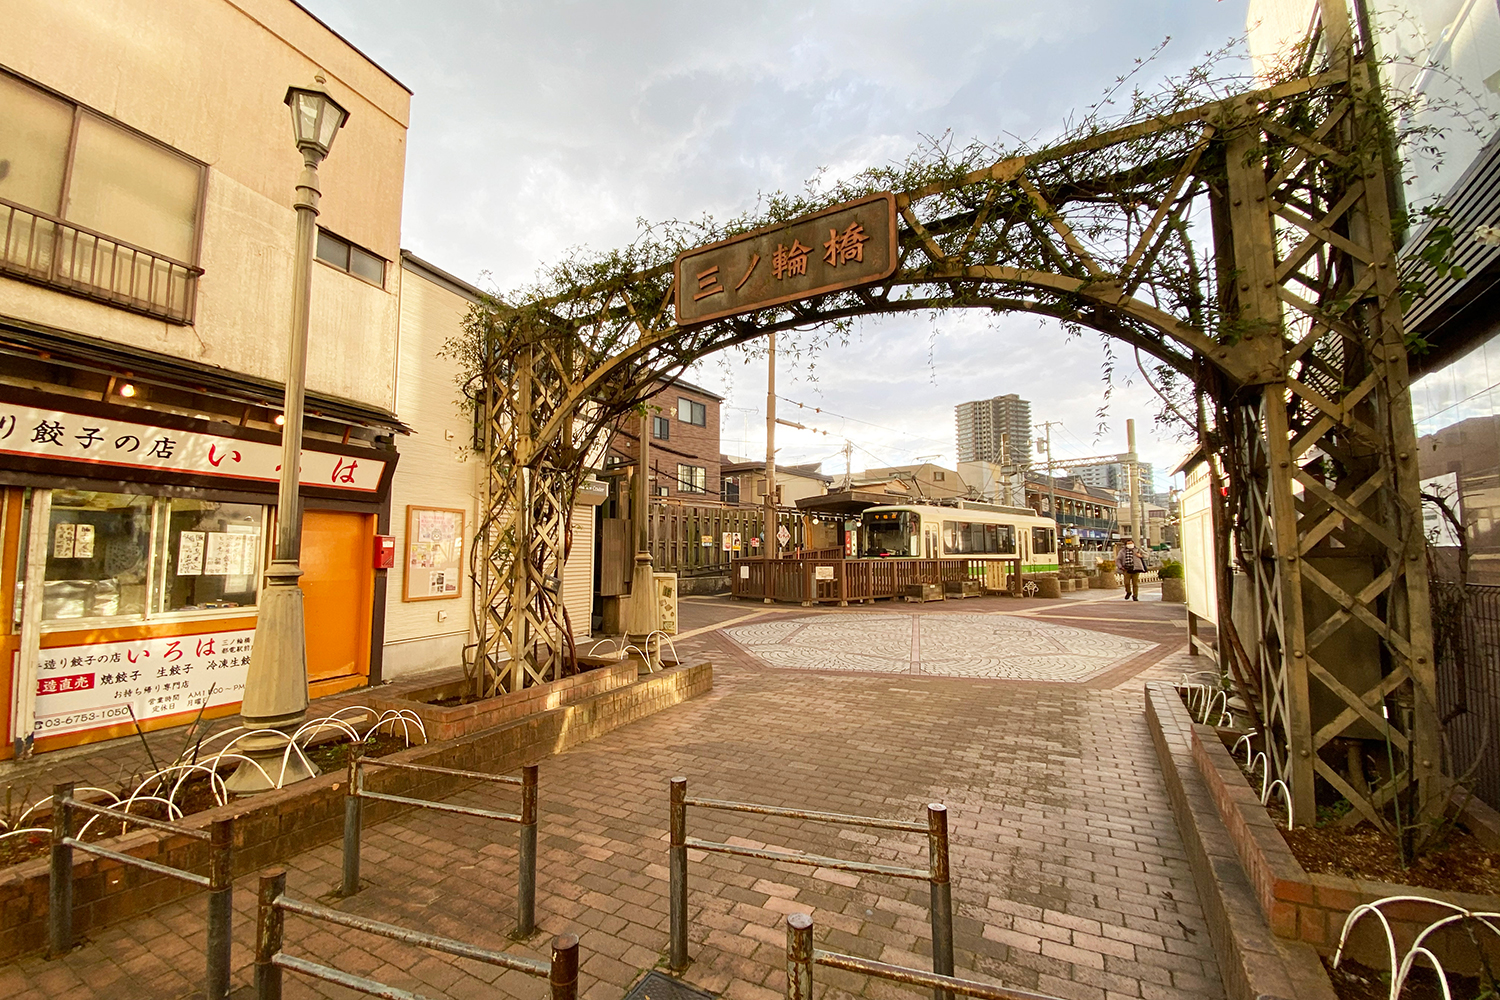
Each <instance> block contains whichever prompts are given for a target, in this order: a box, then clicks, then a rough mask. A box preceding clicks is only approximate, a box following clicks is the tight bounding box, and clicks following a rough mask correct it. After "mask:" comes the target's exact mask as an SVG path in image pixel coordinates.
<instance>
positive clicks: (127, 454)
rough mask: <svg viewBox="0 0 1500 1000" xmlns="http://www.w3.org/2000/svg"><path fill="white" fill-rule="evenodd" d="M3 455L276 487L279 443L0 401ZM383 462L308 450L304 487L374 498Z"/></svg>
mask: <svg viewBox="0 0 1500 1000" xmlns="http://www.w3.org/2000/svg"><path fill="white" fill-rule="evenodd" d="M0 453H4V454H10V455H22V456H26V457H32V458H47V459H50V460H59V459H60V460H63V461H73V462H89V463H92V464H97V465H119V466H128V467H131V468H146V469H164V470H170V471H173V472H182V473H186V474H188V475H194V476H226V477H232V478H235V479H258V480H261V481H263V482H269V483H274V482H276V481H278V480H279V479H280V478H281V445H279V444H271V443H269V442H265V441H244V440H240V439H238V438H226V437H219V436H217V435H214V434H203V433H200V432H198V431H184V430H177V429H175V428H161V427H151V426H148V425H145V424H136V423H129V422H126V421H123V420H112V419H106V418H104V417H92V416H86V415H83V414H78V413H67V412H63V411H61V410H44V409H38V408H36V407H32V406H21V405H18V404H12V403H7V402H5V401H3V400H0ZM384 470H385V462H383V461H380V460H378V459H374V458H363V457H355V456H350V455H331V454H328V453H327V452H321V451H303V452H302V469H301V473H302V474H301V480H302V485H303V486H323V487H327V488H330V489H340V490H353V491H355V492H360V493H374V492H376V491H377V490H379V488H380V477H381V474H382V473H383V472H384Z"/></svg>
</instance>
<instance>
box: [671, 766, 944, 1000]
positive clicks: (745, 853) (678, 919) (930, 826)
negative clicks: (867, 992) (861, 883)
mask: <svg viewBox="0 0 1500 1000" xmlns="http://www.w3.org/2000/svg"><path fill="white" fill-rule="evenodd" d="M688 806H697V807H698V808H700V809H719V810H724V811H726V812H739V813H752V814H755V815H760V816H778V817H785V818H789V819H806V820H812V821H814V822H821V823H837V824H840V825H843V826H862V827H867V828H870V829H877V830H900V831H903V832H908V833H925V834H927V853H928V869H927V870H926V871H923V870H921V869H919V868H902V867H897V866H894V865H879V864H874V863H872V862H868V861H851V860H849V859H847V858H832V857H824V856H822V855H818V854H807V853H805V852H802V851H792V850H786V849H782V848H775V847H744V846H740V845H738V844H721V843H718V842H715V841H710V840H701V839H699V838H697V837H689V836H688V835H687V810H688ZM669 817H670V828H669V832H668V843H669V846H668V848H667V861H668V873H667V874H668V889H667V897H668V904H669V914H668V921H667V926H668V932H669V937H670V945H669V950H668V959H667V964H668V965H669V966H670V967H671V968H672V969H674V970H677V971H681V970H682V969H685V968H687V964H688V948H687V883H688V867H687V863H688V856H687V852H688V850H689V849H692V850H697V851H706V852H709V853H713V854H728V855H731V856H734V857H741V858H759V859H761V860H764V861H779V862H783V863H787V864H794V865H807V866H809V867H815V868H831V869H834V870H836V871H847V872H860V873H862V874H866V875H886V876H890V877H892V878H906V879H916V880H921V881H924V882H927V883H928V884H929V886H930V887H931V900H932V908H931V919H932V967H933V969H934V971H936V972H937V973H940V974H943V973H946V974H951V973H952V972H953V891H952V890H953V887H952V885H951V883H950V878H949V867H948V807H947V806H945V805H943V804H942V803H939V802H930V803H928V805H927V822H926V823H919V822H913V821H911V820H897V819H888V818H885V817H881V816H853V815H849V814H847V813H836V812H827V811H823V810H817V809H787V808H784V807H781V806H771V805H765V804H763V803H758V802H732V801H729V800H727V799H695V798H689V797H688V793H687V779H686V778H681V777H679V778H673V779H672V781H671V786H670V803H669ZM808 1000H811V997H809V998H808ZM934 1000H947V997H946V994H945V993H944V992H943V991H942V990H937V991H935V993H934Z"/></svg>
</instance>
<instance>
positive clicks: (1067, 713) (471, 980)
mask: <svg viewBox="0 0 1500 1000" xmlns="http://www.w3.org/2000/svg"><path fill="white" fill-rule="evenodd" d="M976 603H977V602H976ZM1017 603H1018V604H1019V602H1017ZM1052 603H1053V605H1054V607H1056V606H1057V604H1058V602H1052ZM1101 606H1102V602H1095V603H1092V604H1085V603H1083V602H1074V604H1073V605H1072V607H1074V608H1075V610H1076V613H1077V614H1079V615H1085V616H1087V615H1091V614H1092V615H1098V616H1100V617H1108V615H1106V614H1105V613H1104V612H1101V611H1100V610H1099V609H1100V608H1101ZM1108 610H1109V611H1111V612H1112V611H1113V607H1110V608H1109V609H1108ZM1128 610H1129V612H1130V615H1131V616H1133V617H1129V618H1128V619H1127V620H1125V621H1123V622H1117V623H1113V624H1111V623H1109V622H1104V621H1101V622H1100V624H1099V628H1100V629H1101V630H1106V629H1113V634H1116V635H1119V636H1121V637H1122V638H1123V637H1129V636H1135V637H1139V638H1141V639H1153V638H1154V639H1155V641H1158V642H1163V643H1173V644H1175V646H1173V647H1170V648H1175V647H1176V646H1180V640H1181V630H1180V629H1176V630H1175V631H1174V626H1173V624H1172V623H1170V622H1168V621H1167V620H1166V617H1168V613H1167V611H1166V609H1161V608H1160V606H1156V607H1153V606H1151V605H1144V604H1143V605H1138V606H1133V607H1131V608H1129V609H1128ZM748 613H751V612H750V611H747V608H746V605H743V604H738V605H732V604H728V603H727V602H723V603H720V604H711V605H707V606H705V607H701V608H700V607H695V606H693V605H692V603H691V602H684V605H683V614H682V619H683V627H684V628H685V629H687V630H689V631H691V630H693V629H695V628H698V627H702V626H705V625H708V624H712V622H713V621H715V620H718V621H727V620H730V619H733V618H739V617H743V616H744V615H745V614H748ZM799 613H800V614H799ZM1045 613H1046V612H1043V613H1042V614H1045ZM1177 614H1179V615H1180V610H1179V611H1178V612H1177ZM791 616H796V617H806V612H805V609H783V610H776V609H772V611H771V613H770V617H772V618H775V619H781V618H783V617H791ZM1117 617H1119V618H1127V616H1126V615H1119V616H1117ZM1068 624H1069V625H1075V624H1077V623H1076V622H1072V621H1069V622H1068ZM1162 648H1163V649H1167V648H1169V647H1168V646H1163V647H1162ZM678 649H679V652H680V653H681V654H682V655H683V658H684V659H696V658H699V657H701V656H705V655H707V656H710V657H711V658H713V659H714V660H715V663H716V678H715V688H714V690H713V692H712V693H711V694H709V695H708V696H706V697H703V698H700V699H696V700H694V701H692V702H689V703H687V704H684V705H681V706H678V707H676V708H673V709H670V710H667V711H665V712H663V713H661V714H659V715H655V716H652V717H651V718H649V719H646V720H643V721H641V722H639V723H635V724H633V725H630V726H626V727H623V728H621V729H619V730H616V731H615V732H613V733H610V734H608V735H606V736H604V737H601V738H599V739H596V740H593V741H591V742H589V743H586V744H583V745H581V746H580V747H578V748H576V749H574V750H572V751H570V752H568V753H565V754H562V755H559V756H555V757H551V758H548V759H547V760H545V761H543V762H542V765H541V835H540V838H539V839H540V849H539V853H540V866H539V873H538V883H539V889H538V902H537V910H538V922H539V924H540V926H541V928H542V931H543V933H540V934H538V935H537V936H535V937H534V938H532V939H531V940H530V941H528V942H525V943H524V944H522V945H515V944H514V943H512V942H509V941H508V940H507V936H506V935H507V934H508V932H509V931H510V930H511V928H512V927H513V924H514V918H515V901H514V885H515V866H516V850H515V831H514V828H512V827H508V826H500V825H496V824H493V823H491V822H487V821H483V820H478V819H467V818H462V817H454V816H447V815H443V814H438V813H432V812H413V813H410V814H407V815H406V816H403V817H400V818H398V819H395V820H392V821H389V822H387V823H384V824H381V825H379V826H377V827H374V828H372V829H370V830H368V831H366V834H365V839H364V845H365V846H364V854H363V860H364V871H363V873H364V876H365V879H366V880H367V882H368V887H367V888H366V889H365V890H364V891H363V892H362V893H360V894H359V895H358V896H356V897H354V898H353V899H350V900H345V901H343V902H340V903H337V904H336V905H338V906H340V907H342V908H344V909H347V910H349V911H351V912H356V913H362V914H366V915H368V916H372V917H377V918H380V919H385V920H390V921H393V922H395V923H398V924H402V925H405V926H409V927H414V928H420V929H423V930H427V931H432V932H436V933H439V934H446V935H450V936H453V937H457V938H461V939H464V940H467V941H472V942H474V943H478V944H482V945H486V946H490V947H496V948H502V947H510V948H513V949H514V950H516V951H518V952H520V953H522V954H528V955H532V956H534V957H545V955H544V951H545V949H546V947H547V943H548V940H549V937H550V935H551V934H553V933H556V932H559V931H562V930H568V929H571V930H575V931H577V932H579V933H580V935H581V937H582V951H583V967H582V981H581V984H580V985H581V989H582V995H583V996H584V997H585V998H586V1000H616V998H618V997H620V996H621V995H622V993H623V992H624V991H625V990H626V989H627V988H628V987H629V986H630V985H631V984H632V983H633V982H635V981H636V980H637V979H638V978H639V977H640V976H641V974H642V973H643V972H644V971H645V970H647V969H649V968H651V967H653V966H654V965H656V964H657V963H658V962H659V961H660V960H661V958H662V957H663V954H664V952H665V950H666V947H667V899H666V889H667V868H666V856H667V852H666V838H667V832H666V821H667V783H668V780H669V778H670V777H671V776H673V775H676V774H681V775H684V776H686V777H687V778H688V788H689V794H691V795H697V796H704V797H716V798H730V799H742V800H750V801H759V802H768V803H774V804H780V805H787V806H801V807H810V808H814V809H829V810H835V811H839V812H849V813H859V814H865V815H876V816H895V817H906V818H911V819H918V818H920V817H921V816H922V815H923V814H924V807H925V804H926V803H927V802H930V801H941V802H944V803H946V804H947V805H948V808H949V810H950V825H951V834H952V844H953V873H954V874H953V879H954V882H953V898H954V905H955V917H956V934H955V940H956V946H957V965H958V970H959V974H960V975H967V976H972V977H976V978H980V979H985V980H989V981H993V982H1000V983H1004V984H1007V985H1010V986H1014V987H1020V988H1024V989H1030V990H1035V991H1038V992H1042V993H1047V994H1053V995H1056V996H1059V997H1068V998H1089V1000H1094V998H1098V1000H1106V998H1124V997H1131V998H1147V1000H1164V998H1188V997H1191V998H1210V1000H1211V998H1217V997H1222V996H1223V995H1224V994H1223V990H1222V986H1221V984H1220V981H1219V975H1218V969H1217V965H1216V963H1215V959H1214V955H1213V953H1212V949H1211V946H1210V944H1209V941H1208V934H1207V931H1206V928H1205V924H1204V920H1203V916H1202V913H1201V911H1200V909H1199V906H1198V902H1197V898H1196V894H1195V890H1194V887H1193V883H1192V877H1191V873H1190V872H1189V869H1188V865H1187V861H1186V860H1185V856H1184V852H1183V848H1182V845H1181V843H1180V841H1179V839H1178V836H1177V832H1176V830H1175V828H1174V826H1173V821H1172V816H1171V812H1170V810H1169V807H1168V804H1167V798H1166V791H1165V787H1164V785H1163V782H1162V778H1161V776H1160V774H1159V772H1158V770H1157V767H1156V764H1155V760H1154V756H1153V754H1152V751H1151V747H1150V743H1149V738H1148V736H1147V733H1146V727H1145V722H1144V719H1143V716H1142V702H1141V683H1142V682H1143V681H1144V679H1145V678H1146V677H1147V676H1165V677H1168V678H1173V679H1175V677H1176V676H1177V675H1179V674H1180V673H1181V671H1182V669H1184V666H1185V664H1187V663H1189V662H1192V661H1189V660H1188V659H1187V658H1186V657H1184V656H1181V655H1173V656H1170V657H1166V658H1158V661H1157V662H1156V663H1155V664H1154V665H1149V664H1147V665H1146V669H1145V672H1144V673H1142V674H1140V675H1138V676H1136V677H1134V678H1132V679H1130V680H1129V681H1128V682H1126V683H1124V684H1122V685H1121V686H1120V687H1117V688H1113V689H1101V688H1099V687H1097V686H1091V685H1082V684H1059V683H1031V682H1018V681H995V680H988V679H977V678H968V677H934V676H925V675H910V674H906V675H900V676H881V675H878V674H866V673H848V672H809V671H791V670H776V669H769V668H767V667H766V666H765V665H763V664H760V663H757V662H755V661H754V660H753V658H751V657H749V656H748V655H747V654H746V653H745V652H744V650H743V649H737V648H736V647H735V644H734V643H732V642H731V641H730V640H728V639H726V638H725V637H724V636H723V635H722V634H721V633H720V632H718V631H714V630H709V631H705V632H702V633H700V634H698V635H689V636H685V637H684V638H683V639H682V640H681V641H680V642H679V643H678ZM455 800H456V801H463V802H468V803H471V804H479V805H489V806H492V807H500V808H509V807H511V806H512V805H513V802H512V798H511V797H510V795H509V793H507V792H506V791H505V790H497V789H493V788H486V789H483V790H479V789H475V790H470V791H467V792H464V793H462V794H460V795H459V796H457V797H456V799H455ZM688 829H689V833H690V835H693V836H698V837H703V838H705V839H712V840H727V841H729V842H731V843H739V844H747V845H757V844H770V845H777V846H785V847H793V848H798V849H802V850H807V851H809V852H813V853H819V854H831V855H840V856H845V857H850V858H859V859H865V860H872V861H878V862H885V863H891V864H898V865H907V866H913V867H925V864H926V860H925V859H926V846H925V837H920V836H918V835H913V834H902V833H892V832H889V831H872V830H860V829H849V828H840V827H832V826H829V825H826V824H813V823H809V822H803V821H793V820H784V819H775V818H769V817H757V816H744V815H731V814H724V813H717V812H709V811H706V810H697V809H690V810H689V815H688ZM288 868H289V874H288V891H289V893H291V894H292V895H294V896H297V897H300V898H315V897H318V896H322V895H324V894H326V893H328V892H329V890H330V889H331V887H332V886H333V885H334V884H335V883H336V882H337V880H338V877H339V853H338V850H337V847H336V846H334V845H330V846H328V847H325V848H320V849H317V850H314V851H310V852H308V853H306V854H304V855H301V856H299V857H298V858H296V859H295V860H294V862H293V863H291V864H290V865H289V866H288ZM927 892H928V890H927V886H926V884H925V883H907V882H899V881H896V880H892V879H886V878H879V877H873V876H857V875H850V874H848V873H844V872H839V871H825V870H821V869H818V870H810V869H808V868H805V867H799V866H793V865H788V864H775V863H768V862H760V861H754V860H746V859H738V858H731V857H726V856H722V855H708V854H703V853H701V852H697V851H694V852H691V859H690V896H689V922H690V952H691V954H692V956H693V958H694V963H693V965H692V967H691V968H690V969H689V971H688V973H687V975H686V977H685V978H686V980H687V981H688V982H689V983H691V984H693V985H695V986H699V987H701V988H704V989H707V990H710V991H712V992H714V993H718V994H722V995H723V996H725V997H728V998H731V1000H775V998H777V997H779V996H781V995H782V994H783V990H784V987H785V971H784V964H785V963H784V950H783V949H784V945H785V931H784V926H783V920H784V918H785V915H786V914H788V913H791V912H794V911H805V912H810V913H812V915H813V920H814V926H815V939H816V940H817V941H818V943H819V946H820V947H823V948H827V949H831V950H839V951H845V952H849V953H852V954H856V955H863V956H867V957H871V958H878V959H881V960H884V961H890V962H898V963H902V964H908V965H914V966H917V967H921V968H930V967H931V953H930V946H931V942H930V927H929V923H928V919H929V917H928V908H927ZM254 898H255V886H254V880H253V879H241V880H240V881H239V882H238V883H237V884H236V888H235V910H236V921H235V955H234V959H235V967H236V969H235V982H236V985H237V986H241V987H243V986H244V985H245V984H248V983H249V981H250V970H249V961H250V957H251V949H252V943H253V934H254V923H253V912H252V911H253V903H254ZM203 918H204V902H203V899H202V897H198V898H196V899H193V900H189V901H185V902H183V903H177V904H170V905H167V906H163V907H161V908H160V909H158V910H156V911H154V912H153V913H152V914H150V915H148V916H146V917H144V918H139V919H136V920H132V921H130V922H128V923H125V924H122V925H119V926H117V927H113V928H110V929H108V930H105V931H103V932H101V933H98V934H96V935H95V936H94V938H93V939H92V940H91V941H89V942H87V943H86V944H85V945H84V946H83V947H81V948H79V949H77V950H76V951H75V952H74V953H73V954H72V955H70V956H68V957H67V958H66V959H64V960H62V961H58V962H47V961H44V960H42V959H41V958H37V957H33V958H27V959H24V960H22V961H21V962H18V963H15V964H12V965H10V966H7V967H3V968H0V996H5V997H14V998H15V1000H40V998H43V997H45V998H48V1000H73V998H82V997H105V996H109V997H115V996H119V997H125V996H130V997H136V996H139V997H179V996H183V995H186V994H188V993H190V992H191V991H193V990H194V989H195V988H197V987H198V986H199V984H200V983H201V978H202V951H201V942H202V934H203V930H202V928H203ZM287 940H288V941H289V942H290V945H289V947H288V950H289V951H290V952H291V953H294V954H300V955H303V956H305V957H310V958H312V957H316V958H317V959H320V960H325V961H329V962H330V963H331V964H335V965H337V966H338V967H340V968H343V969H345V970H347V971H350V972H354V973H357V974H361V975H368V976H372V977H374V978H376V979H380V980H383V981H385V982H388V983H390V984H392V985H395V986H399V987H402V988H406V989H413V990H416V991H417V992H420V993H424V994H427V995H431V996H450V997H456V998H470V997H476V998H477V997H490V996H511V997H519V998H540V997H542V996H544V994H545V991H546V987H545V983H543V982H542V981H540V980H536V979H531V978H528V977H526V976H524V975H522V974H520V973H516V972H500V970H497V969H494V968H489V967H485V966H480V965H477V964H475V963H473V962H470V961H467V960H449V959H447V958H444V957H441V956H434V955H431V954H429V953H425V952H421V951H419V950H416V949H413V948H409V947H407V946H405V945H399V944H396V943H393V942H389V941H385V940H382V939H378V938H372V937H370V936H368V935H364V934H360V933H357V932H353V931H345V930H342V929H339V928H334V927H330V926H327V925H316V924H313V923H311V922H308V921H305V920H303V919H301V918H289V919H288V924H287ZM816 978H817V982H818V983H819V991H820V993H819V995H820V997H827V998H829V1000H843V998H846V997H851V996H860V997H865V998H869V1000H885V998H888V997H892V998H893V997H895V996H897V995H898V993H899V994H900V995H901V996H920V995H924V994H916V993H912V992H910V991H907V990H903V989H898V988H897V987H895V986H893V985H889V984H884V983H880V982H878V981H873V980H866V979H864V978H862V977H858V976H854V975H852V974H846V973H840V972H835V971H832V970H824V969H819V970H817V973H816ZM351 995H352V994H350V993H348V992H347V991H345V990H342V989H339V988H336V987H327V986H323V985H321V984H315V983H312V982H310V981H308V980H305V979H301V978H299V977H294V976H291V975H288V977H287V990H286V996H287V997H288V998H295V997H309V996H327V997H343V996H351Z"/></svg>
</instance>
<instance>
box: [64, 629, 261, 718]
mask: <svg viewBox="0 0 1500 1000" xmlns="http://www.w3.org/2000/svg"><path fill="white" fill-rule="evenodd" d="M254 636H255V630H254V629H234V630H231V631H225V632H205V633H202V634H200V635H179V636H162V637H157V638H146V639H132V640H126V641H123V642H106V643H98V644H95V645H89V646H58V647H54V648H51V649H43V650H41V651H40V653H39V655H38V659H37V681H36V735H37V736H38V737H44V736H56V735H58V734H60V733H73V732H80V731H82V730H86V729H97V728H99V727H102V726H112V725H116V724H118V723H121V722H129V721H130V714H131V712H132V711H134V713H135V717H136V718H137V719H153V718H157V717H159V716H164V715H175V714H177V713H180V712H196V711H198V709H200V708H201V707H203V705H204V702H205V699H206V700H207V703H208V704H209V705H210V706H213V705H230V704H233V703H235V702H238V701H240V700H241V698H242V697H243V696H244V690H245V674H246V673H247V672H248V671H249V669H250V643H251V641H252V640H253V639H254ZM210 687H211V688H212V689H213V694H212V696H210V695H209V689H210Z"/></svg>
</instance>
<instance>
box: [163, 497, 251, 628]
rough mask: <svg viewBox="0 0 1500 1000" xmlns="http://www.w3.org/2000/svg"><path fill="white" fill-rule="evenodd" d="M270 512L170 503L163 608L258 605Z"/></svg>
mask: <svg viewBox="0 0 1500 1000" xmlns="http://www.w3.org/2000/svg"><path fill="white" fill-rule="evenodd" d="M264 511H265V508H263V507H260V506H259V505H254V504H243V503H218V502H216V501H213V500H183V499H172V500H171V501H167V520H166V532H165V533H164V537H163V542H164V544H163V552H162V562H163V573H162V601H161V610H162V611H199V610H204V609H209V608H243V607H251V606H253V605H254V604H255V595H256V587H257V585H258V584H259V582H260V570H261V522H262V518H263V517H264Z"/></svg>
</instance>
